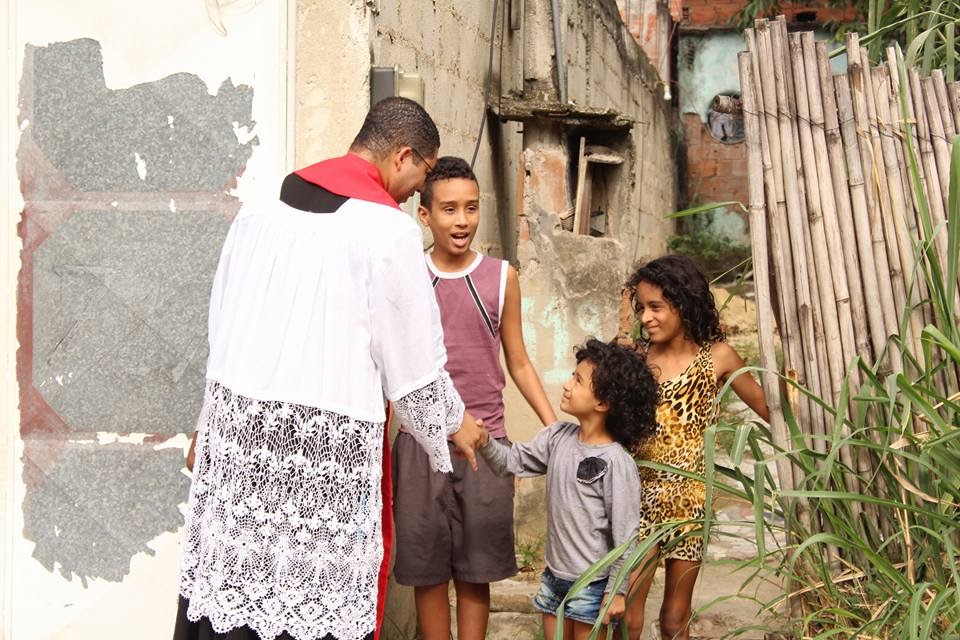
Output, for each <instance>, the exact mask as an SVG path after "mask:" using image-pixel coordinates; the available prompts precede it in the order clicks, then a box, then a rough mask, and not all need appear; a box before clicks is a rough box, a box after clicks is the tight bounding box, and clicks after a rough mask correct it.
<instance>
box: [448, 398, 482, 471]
mask: <svg viewBox="0 0 960 640" xmlns="http://www.w3.org/2000/svg"><path fill="white" fill-rule="evenodd" d="M483 435H484V429H483V427H481V426H480V424H479V423H478V422H477V421H476V420H474V419H473V416H472V415H470V413H469V412H467V411H464V412H463V422H462V423H460V429H459V430H458V431H457V432H456V433H454V434H453V435H452V436H450V439H451V440H452V441H453V444H455V445H457V449H459V450H460V453H461V454H463V456H464V457H465V458H466V459H467V462H469V463H470V468H472V469H473V470H474V471H476V470H477V448H478V447H480V445H481V443H482V442H483Z"/></svg>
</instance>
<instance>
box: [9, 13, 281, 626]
mask: <svg viewBox="0 0 960 640" xmlns="http://www.w3.org/2000/svg"><path fill="white" fill-rule="evenodd" d="M2 6H3V10H4V11H3V13H4V15H5V16H6V17H8V18H9V21H8V20H4V21H3V24H4V41H3V43H4V44H5V45H6V46H4V47H3V48H4V50H9V51H13V52H15V55H14V56H13V57H12V58H11V66H10V67H9V68H7V69H6V70H5V74H4V75H3V76H2V78H3V80H4V89H5V92H4V95H5V96H11V97H12V101H11V103H6V104H4V105H3V109H0V116H2V122H0V127H2V129H3V131H4V138H3V139H4V143H5V144H4V146H3V152H4V154H5V156H4V157H5V160H4V162H2V163H0V170H2V171H3V176H2V179H3V182H2V183H0V184H2V186H3V187H4V191H3V193H2V194H0V195H2V200H3V202H4V204H5V205H7V206H5V207H4V208H3V217H2V219H0V239H2V244H3V246H4V247H5V248H7V249H8V250H7V251H5V252H4V253H3V254H2V256H3V258H4V259H5V263H4V264H3V265H2V269H0V272H2V273H3V275H4V276H5V278H4V281H3V286H2V291H3V293H4V296H5V299H6V300H7V301H8V304H5V305H3V309H4V311H3V314H4V325H3V326H4V327H5V328H9V329H12V330H13V333H11V332H9V331H8V332H7V333H5V335H4V337H3V343H2V345H0V346H2V350H3V359H2V362H3V363H4V393H5V396H4V417H5V418H8V420H5V421H4V425H5V426H6V430H5V436H6V437H5V440H4V442H3V445H4V446H3V454H4V458H3V464H2V465H0V469H2V471H3V473H4V475H3V478H2V486H3V491H4V493H5V495H6V496H7V497H8V499H9V502H8V501H6V500H5V501H4V504H5V506H6V505H9V508H10V513H6V514H5V515H6V516H8V518H7V519H6V520H5V523H4V530H5V532H7V536H9V537H6V536H5V537H4V547H3V569H4V576H5V578H6V579H5V580H4V585H5V586H6V585H12V584H14V583H13V582H12V580H13V578H12V576H15V588H13V589H5V590H4V593H5V596H4V600H3V602H2V607H3V615H4V617H3V621H4V626H3V629H2V630H0V636H2V637H5V638H71V639H72V638H79V639H82V638H86V637H98V638H112V637H115V638H120V637H138V638H169V637H170V634H171V633H172V624H173V616H174V612H175V609H176V598H177V591H178V585H177V574H178V568H179V558H180V553H179V541H180V531H179V529H180V526H181V524H182V521H183V517H182V511H181V509H182V508H183V504H184V502H185V500H186V497H187V490H188V486H189V478H188V476H187V475H186V472H185V470H184V469H183V456H184V453H185V447H186V445H187V444H188V434H189V433H191V432H192V431H193V428H194V425H195V422H196V415H197V411H198V408H199V404H200V400H201V397H202V393H203V374H204V364H205V359H206V304H207V299H208V295H209V287H210V282H211V279H212V275H213V269H214V267H215V265H216V261H217V256H218V254H219V248H220V245H221V244H222V241H223V238H224V236H225V234H226V229H227V226H228V225H229V222H230V219H231V217H232V216H233V215H234V214H235V212H236V210H237V209H238V207H239V206H240V203H241V202H242V201H243V200H244V199H245V198H247V197H249V196H250V195H251V194H252V193H254V192H255V191H257V190H259V189H261V188H267V186H268V185H271V184H273V183H272V181H271V178H272V177H275V176H278V175H280V173H281V172H282V171H283V170H284V168H285V165H286V164H287V159H286V143H285V139H286V97H287V91H286V87H287V72H286V66H285V59H286V47H287V42H286V29H287V11H286V4H285V3H283V2H279V3H263V4H258V5H255V4H254V3H240V4H238V5H234V8H233V10H230V11H228V10H224V13H223V14H222V15H219V16H217V15H215V14H214V15H210V14H208V13H207V12H206V11H205V8H204V5H203V3H197V2H193V1H192V0H173V1H172V2H169V3H165V4H164V5H162V6H160V5H157V6H153V7H146V6H144V5H142V4H138V3H117V2H112V1H109V0H94V1H92V2H86V3H82V4H76V5H71V4H64V3H59V2H54V1H52V0H36V1H31V2H20V1H19V0H6V1H5V2H3V3H2ZM218 27H223V29H224V30H225V34H224V35H221V33H219V32H218V30H217V29H218ZM8 153H9V154H11V155H9V156H8V155H6V154H8ZM13 153H15V154H16V155H15V164H14V162H13V156H12V154H13ZM10 249H13V250H12V251H11V250H10ZM14 301H16V303H15V304H13V302H14Z"/></svg>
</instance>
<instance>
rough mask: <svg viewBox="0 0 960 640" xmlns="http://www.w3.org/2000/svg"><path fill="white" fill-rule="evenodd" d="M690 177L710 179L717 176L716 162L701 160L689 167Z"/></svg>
mask: <svg viewBox="0 0 960 640" xmlns="http://www.w3.org/2000/svg"><path fill="white" fill-rule="evenodd" d="M690 175H691V176H698V177H702V178H712V177H713V176H715V175H717V161H716V160H701V161H700V162H698V163H696V164H692V165H690Z"/></svg>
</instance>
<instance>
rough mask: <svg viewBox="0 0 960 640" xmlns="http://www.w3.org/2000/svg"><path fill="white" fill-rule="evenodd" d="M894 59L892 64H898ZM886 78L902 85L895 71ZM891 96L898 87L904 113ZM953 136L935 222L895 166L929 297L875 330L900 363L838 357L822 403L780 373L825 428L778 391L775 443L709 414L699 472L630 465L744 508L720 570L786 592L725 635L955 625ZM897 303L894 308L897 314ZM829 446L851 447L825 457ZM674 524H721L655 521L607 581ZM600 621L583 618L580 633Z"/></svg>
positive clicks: (914, 176)
mask: <svg viewBox="0 0 960 640" xmlns="http://www.w3.org/2000/svg"><path fill="white" fill-rule="evenodd" d="M900 66H901V74H902V73H903V63H902V60H901V65H900ZM900 85H901V87H906V85H907V83H906V82H905V81H904V80H903V79H901V83H900ZM905 101H906V96H905V95H904V94H901V102H902V110H903V111H904V113H905V112H906V102H905ZM904 119H905V120H908V119H907V118H904ZM912 129H913V127H912V125H911V124H909V121H908V127H907V136H908V137H910V136H913V135H914V133H913V130H912ZM952 145H953V146H952V161H951V167H950V177H951V180H950V190H949V202H948V205H949V206H948V220H947V224H946V228H945V229H944V228H936V227H935V226H934V225H933V223H932V222H931V217H930V211H929V207H928V206H927V200H926V195H925V194H924V191H923V188H922V185H921V181H920V175H919V169H918V165H917V158H916V157H914V156H913V154H912V145H909V144H908V145H906V147H907V148H908V149H911V153H910V154H909V156H908V158H907V162H908V164H909V171H910V176H911V184H912V188H913V189H914V191H915V193H916V195H917V202H918V203H919V217H920V222H921V225H920V227H921V228H922V234H923V235H922V237H918V238H915V239H914V240H915V253H916V255H917V257H918V260H917V272H916V273H915V274H914V277H915V278H923V279H924V280H925V281H926V283H927V291H929V292H930V294H929V298H928V299H927V300H924V301H922V303H921V304H925V305H928V306H929V307H930V309H931V311H932V313H931V317H932V318H933V321H932V322H931V324H929V325H928V326H926V327H925V328H924V329H923V331H922V334H921V339H920V341H919V343H920V344H919V346H918V347H915V346H914V345H913V344H911V343H910V342H908V341H904V340H900V339H899V337H898V336H892V337H891V338H890V341H889V344H890V345H891V347H895V348H893V349H891V353H896V354H897V357H900V358H902V360H903V361H902V365H903V366H902V367H901V370H902V373H896V374H889V375H882V374H880V373H879V372H878V368H877V367H876V366H874V365H873V364H871V363H869V362H865V361H863V360H861V359H856V360H854V361H852V362H850V363H848V365H849V366H848V375H847V377H846V379H845V384H844V385H843V387H842V392H841V394H840V397H839V398H838V401H837V403H836V406H834V405H833V404H832V403H829V402H826V401H824V400H822V399H820V398H818V397H816V396H815V395H813V394H812V393H811V392H810V391H809V390H808V389H806V388H804V387H802V386H800V385H798V384H797V383H796V381H794V380H791V379H787V378H784V384H785V385H787V386H790V387H792V388H793V389H794V390H795V391H796V392H798V393H802V394H805V395H807V396H808V397H810V398H811V399H812V400H813V401H814V402H817V403H818V404H820V405H821V406H823V408H824V410H825V411H827V412H828V414H829V415H830V416H831V417H832V421H833V429H832V431H831V432H830V433H828V434H827V435H825V436H811V435H810V434H809V433H808V429H806V428H804V425H801V424H799V423H798V421H797V419H796V417H795V416H793V415H792V414H790V412H789V405H788V404H787V403H784V406H785V407H786V411H785V413H786V415H785V418H786V421H787V425H788V428H789V431H790V442H789V443H776V442H774V440H773V438H772V436H771V433H770V431H769V429H768V428H767V427H766V425H764V424H759V423H747V424H741V425H733V426H731V425H726V424H722V425H718V426H714V427H711V428H710V429H708V430H707V431H706V433H705V445H706V452H707V457H706V473H705V474H704V475H703V476H697V475H696V474H691V473H688V472H685V471H680V470H676V469H672V468H670V467H665V466H663V465H659V464H656V463H652V462H649V461H639V462H638V464H639V465H641V466H644V467H649V468H659V469H669V470H671V471H673V472H674V473H679V474H681V475H685V476H687V477H699V478H700V479H702V480H703V482H705V484H706V487H707V498H708V504H709V500H710V499H711V497H713V496H719V495H727V496H732V497H737V498H739V499H741V500H743V501H746V502H747V503H749V504H751V505H752V506H753V519H752V520H749V521H744V522H742V523H732V524H742V525H746V526H750V527H751V528H752V535H750V536H746V538H745V539H749V540H751V542H752V543H753V544H755V548H756V557H755V558H753V559H750V560H746V561H742V562H739V563H735V564H731V565H730V566H731V575H732V576H734V577H733V578H732V579H735V580H741V581H742V584H741V587H740V591H741V592H742V593H750V592H753V591H754V590H755V587H756V585H757V583H758V582H759V581H761V580H766V579H769V578H770V575H771V572H772V573H773V575H775V576H777V577H778V579H779V580H781V581H782V584H784V585H785V589H784V590H783V592H782V594H781V595H780V596H778V597H777V598H774V599H773V600H770V601H766V602H762V603H760V604H759V606H758V609H760V610H765V611H770V612H778V615H776V616H773V617H770V618H763V617H759V616H758V620H757V622H756V624H753V625H751V626H749V627H745V628H742V629H738V630H735V631H733V632H731V635H733V636H735V635H738V634H743V633H747V632H754V633H756V632H758V631H765V632H779V633H782V634H784V635H785V636H786V637H794V638H817V639H821V638H822V639H826V638H884V639H887V638H890V639H893V638H897V639H902V640H919V639H921V638H930V639H937V640H939V639H947V638H957V637H958V636H960V394H958V393H957V391H958V386H957V372H958V371H960V327H958V321H957V317H956V316H955V309H956V308H957V307H956V305H957V300H958V291H957V276H958V264H960V139H955V140H954V141H952ZM940 233H945V234H947V237H948V252H947V256H946V258H945V261H944V262H941V260H940V259H939V258H938V256H937V253H936V251H934V250H933V237H934V236H935V234H940ZM909 311H910V310H909V309H904V310H902V312H903V322H904V323H905V322H906V320H907V315H908V314H909ZM902 326H903V325H902ZM880 360H882V358H880V357H878V361H880ZM752 371H757V372H759V373H760V374H761V375H777V374H776V373H774V372H770V371H760V370H758V369H756V368H752V367H751V368H747V369H743V370H741V371H740V372H738V375H748V374H749V373H750V372H752ZM855 381H857V382H855ZM730 384H731V381H728V382H727V383H726V384H725V385H724V387H723V389H722V392H721V396H723V395H725V394H727V393H729V392H730ZM723 431H729V432H730V434H729V436H728V437H727V436H725V439H727V440H729V441H732V445H731V446H730V451H729V459H730V461H731V462H730V464H727V465H722V464H720V463H719V457H718V455H717V452H716V451H715V446H714V445H715V442H716V440H717V438H718V435H720V434H721V432H723ZM815 438H819V440H820V441H821V442H823V443H824V445H825V447H824V452H822V453H818V452H817V451H816V450H815V449H814V447H813V440H814V439H815ZM844 448H846V449H848V450H849V451H850V452H851V454H852V455H851V456H850V457H848V458H844V457H842V456H841V455H840V452H841V450H842V449H844ZM783 458H786V459H787V460H789V462H790V463H791V465H793V467H794V468H795V469H797V470H799V471H800V473H799V474H795V475H796V477H802V478H803V480H802V481H801V482H800V483H799V484H798V486H797V488H796V489H795V490H792V491H782V490H780V488H779V487H778V485H777V482H776V479H775V477H774V476H773V474H772V473H771V470H774V469H775V468H776V461H777V460H778V459H783ZM844 459H848V460H853V461H855V466H856V468H851V467H850V466H848V465H846V464H844V462H843V460H844ZM851 486H854V487H856V486H861V487H863V488H864V489H863V491H862V493H855V492H851V491H849V490H848V489H847V487H851ZM798 509H804V510H806V512H805V513H804V514H803V517H798ZM868 514H870V515H868ZM689 525H694V526H695V530H694V531H688V532H687V533H685V534H684V535H685V536H689V535H704V536H706V537H707V538H708V539H709V538H710V537H711V536H714V537H715V536H716V535H717V534H718V533H722V532H720V531H719V530H718V528H717V527H716V523H715V522H714V518H713V516H712V515H711V514H710V512H709V510H708V514H707V516H706V517H705V518H704V520H703V521H702V522H670V523H665V524H663V525H660V526H658V527H657V528H656V529H655V530H654V531H653V532H651V533H650V535H649V536H648V537H646V538H645V539H643V540H641V541H639V544H637V546H636V547H635V548H634V549H633V550H632V552H631V553H630V556H629V558H627V562H625V564H624V566H623V568H622V570H621V571H620V573H619V575H618V576H617V581H618V583H620V582H622V581H623V580H625V579H628V576H629V573H630V572H631V571H633V570H634V569H636V568H637V567H638V565H639V564H640V563H641V562H642V561H643V558H645V557H646V556H647V554H648V553H649V551H650V550H651V549H653V548H654V547H655V546H657V545H660V544H661V543H662V542H663V541H664V540H666V539H668V537H669V535H670V533H671V532H672V531H674V530H675V529H677V528H678V527H688V526H689ZM727 535H729V534H727ZM676 542H677V541H674V542H672V543H670V544H676ZM625 552H626V545H625V546H624V547H623V548H620V549H616V550H614V551H613V552H611V553H610V554H608V556H607V557H606V558H604V559H603V560H601V562H599V563H598V564H597V565H596V566H594V567H593V568H592V569H591V570H590V571H588V572H587V573H586V574H584V576H582V577H581V579H580V580H579V581H578V582H577V583H576V585H575V586H574V589H573V590H572V593H575V592H576V590H578V589H579V588H580V586H582V585H585V584H587V583H589V582H591V581H592V580H593V579H595V577H596V576H597V575H598V574H599V573H600V572H603V571H605V570H606V567H608V566H609V565H610V563H612V562H613V560H614V559H615V558H616V557H618V556H619V555H622V554H623V553H625ZM734 569H736V570H737V573H734ZM737 576H745V577H742V578H740V577H737ZM719 600H722V598H719ZM716 604H717V606H722V602H717V603H716ZM788 604H789V605H792V606H788ZM560 614H561V615H562V610H561V612H560ZM601 617H602V616H601ZM557 628H558V630H561V629H562V625H558V626H557ZM600 632H601V628H600V625H599V624H598V625H597V626H596V627H595V629H594V636H592V637H595V636H596V635H597V634H599V633H600ZM623 633H625V629H623ZM558 635H559V634H558ZM558 640H559V637H558Z"/></svg>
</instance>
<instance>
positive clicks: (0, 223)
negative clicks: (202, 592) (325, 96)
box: [0, 0, 293, 640]
mask: <svg viewBox="0 0 960 640" xmlns="http://www.w3.org/2000/svg"><path fill="white" fill-rule="evenodd" d="M292 5H293V2H292V0H289V1H288V2H284V1H283V0H280V1H277V2H260V3H256V2H254V1H253V0H246V1H241V2H238V3H236V4H235V5H234V6H233V7H231V8H230V9H228V10H224V12H223V15H222V20H223V25H224V26H225V28H226V30H227V35H226V36H222V35H220V34H219V33H217V31H216V29H215V27H214V25H213V23H212V22H211V20H210V18H209V17H208V15H207V13H206V10H205V6H204V2H203V1H202V0H168V1H167V2H163V3H140V2H126V1H122V0H88V1H86V2H80V3H65V2H57V1H55V0H30V1H29V2H27V1H26V0H2V2H0V25H2V27H0V28H2V29H3V32H2V34H0V45H3V46H2V49H3V50H5V51H11V52H13V54H14V55H13V56H8V58H7V60H8V62H7V64H6V65H5V66H4V67H3V72H2V73H0V82H3V89H4V92H3V96H4V97H3V99H2V100H3V101H2V103H0V201H2V202H3V204H4V205H5V206H4V207H3V209H2V211H3V215H2V218H0V295H2V296H3V300H4V303H3V304H2V305H0V318H2V321H0V330H2V338H0V354H2V358H0V363H2V367H3V387H2V391H0V394H2V396H0V397H2V399H3V401H2V412H0V413H2V415H0V420H2V424H3V425H4V430H3V438H2V440H0V474H2V475H0V498H2V505H3V506H2V512H0V516H2V517H4V527H3V531H4V538H3V540H2V543H0V551H2V555H0V562H2V569H3V574H2V577H3V580H2V584H0V613H2V616H3V617H2V621H3V622H2V626H0V637H3V638H30V639H43V638H70V639H71V640H82V639H83V638H87V637H90V638H94V637H95V638H100V639H103V638H131V637H136V638H141V639H149V638H158V639H159V638H164V639H166V638H169V637H170V636H171V634H172V630H173V622H174V614H175V611H176V604H177V595H178V585H177V576H178V570H179V561H180V552H179V543H180V533H179V532H178V533H176V534H172V533H167V534H163V535H160V536H159V537H157V538H155V539H154V540H152V541H151V542H150V543H149V545H148V546H149V548H150V549H151V550H152V551H153V554H152V555H148V554H145V553H141V554H138V555H137V556H135V557H134V558H133V560H132V563H131V570H130V573H129V574H128V575H127V576H126V577H125V578H124V579H123V580H122V581H121V582H109V581H105V580H97V579H90V580H88V582H87V585H86V586H84V585H83V584H82V583H81V581H80V580H79V579H77V578H74V579H65V578H64V577H62V576H61V575H60V573H59V572H57V571H54V572H50V571H47V570H46V569H45V568H44V567H43V566H41V565H40V564H39V563H38V562H37V561H36V560H34V559H33V558H32V555H31V554H32V550H33V543H30V542H28V541H27V540H25V539H24V538H23V537H21V532H22V531H23V516H22V509H21V503H22V501H23V496H24V485H23V481H22V472H23V469H22V466H21V463H20V453H21V451H22V445H21V441H20V439H19V437H18V433H19V414H18V409H17V402H18V390H17V375H16V350H17V346H18V345H17V341H16V317H17V305H16V300H17V289H16V287H17V275H18V272H19V268H20V265H19V251H20V240H19V237H18V234H17V224H18V222H19V220H20V214H19V212H20V211H21V209H22V204H23V203H22V198H21V196H20V192H19V181H18V176H17V174H16V161H15V159H16V148H17V143H18V134H19V130H18V127H17V101H18V91H19V83H20V77H21V70H22V65H23V55H24V47H25V46H26V45H28V44H32V45H37V46H43V45H47V44H49V43H55V42H62V41H68V40H73V39H77V38H92V39H95V40H97V41H98V42H99V43H100V45H101V46H102V51H103V60H104V75H105V79H106V84H107V86H108V87H109V88H111V89H119V88H125V87H130V86H133V85H136V84H139V83H144V82H151V81H155V80H159V79H161V78H164V77H166V76H169V75H171V74H175V73H182V72H186V73H191V74H195V75H197V76H199V77H200V78H201V79H202V80H203V81H204V83H205V84H206V85H207V87H208V90H209V91H210V93H211V94H213V93H216V91H217V89H218V87H219V86H220V84H221V82H223V81H224V80H227V79H230V80H232V82H233V83H234V84H235V85H238V84H246V85H250V86H252V87H253V88H254V98H253V120H254V121H255V122H256V125H255V130H254V131H247V130H245V129H240V130H238V131H237V135H238V138H239V137H246V136H251V135H257V136H258V138H259V145H257V146H256V147H255V148H254V151H253V155H252V156H251V158H250V160H249V161H248V163H247V166H246V170H245V171H244V173H243V175H242V177H241V178H240V179H239V181H238V184H237V186H236V188H235V189H234V190H233V192H232V194H231V195H234V196H236V197H238V198H239V199H240V200H241V201H243V200H245V199H247V198H248V197H250V196H251V194H252V193H253V192H254V191H256V190H258V189H260V188H263V187H266V186H272V185H274V184H275V181H274V179H275V178H277V177H279V176H281V175H282V174H283V173H285V172H286V171H287V170H288V169H289V167H288V166H287V165H288V162H287V159H286V158H287V142H286V137H287V124H288V118H287V111H288V104H287V102H288V72H287V53H288V12H289V11H292ZM139 169H140V171H141V177H143V175H145V174H146V173H148V172H149V171H150V167H149V165H146V164H145V165H144V166H143V167H140V168H139ZM170 210H171V211H176V203H175V202H174V201H171V203H170ZM96 435H97V439H98V440H99V441H101V442H139V440H138V439H137V434H131V435H125V436H118V435H117V434H112V433H98V434H96ZM141 440H142V439H141ZM187 444H188V440H187V438H186V436H182V435H181V436H176V437H174V438H171V439H170V440H168V441H167V442H164V443H161V444H158V445H156V447H155V448H158V449H159V448H169V447H176V448H182V449H183V450H184V451H185V449H186V446H187ZM182 508H183V505H181V509H182ZM122 515H123V514H113V513H103V514H102V517H103V518H104V519H105V520H110V519H112V518H121V517H122ZM104 543H105V544H109V540H105V541H104ZM14 581H15V582H14Z"/></svg>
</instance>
